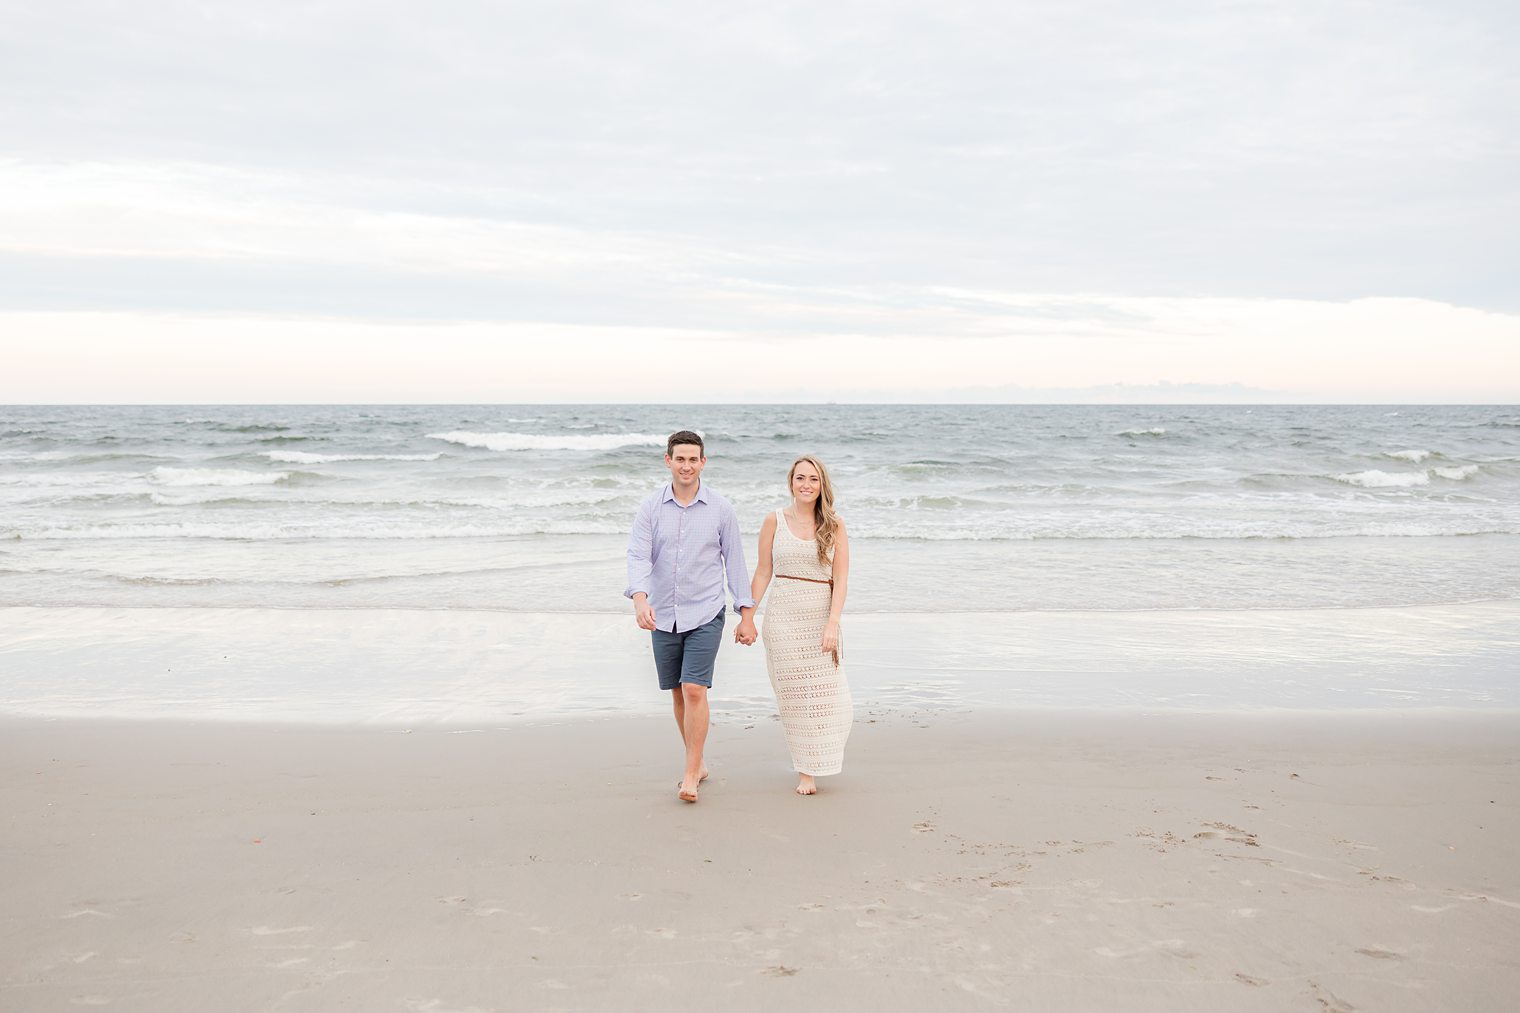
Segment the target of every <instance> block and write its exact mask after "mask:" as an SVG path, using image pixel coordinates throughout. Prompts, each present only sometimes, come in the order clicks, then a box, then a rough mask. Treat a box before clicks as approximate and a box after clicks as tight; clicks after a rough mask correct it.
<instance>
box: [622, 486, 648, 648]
mask: <svg viewBox="0 0 1520 1013" xmlns="http://www.w3.org/2000/svg"><path fill="white" fill-rule="evenodd" d="M653 571H654V511H653V510H652V509H651V507H650V504H649V503H648V502H647V501H646V502H644V503H640V504H639V511H638V513H636V514H634V515H633V531H632V532H631V533H629V535H628V586H627V587H626V588H624V589H623V597H625V598H632V599H633V615H634V619H635V621H636V622H637V623H638V624H639V628H640V629H644V630H652V629H654V628H655V620H654V609H653V608H651V607H650V605H649V577H650V574H651V573H653Z"/></svg>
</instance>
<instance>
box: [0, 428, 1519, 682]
mask: <svg viewBox="0 0 1520 1013" xmlns="http://www.w3.org/2000/svg"><path fill="white" fill-rule="evenodd" d="M683 428H690V429H695V430H697V431H699V432H701V433H703V435H704V438H705V439H706V441H707V452H708V457H709V461H708V465H707V469H706V471H705V473H704V479H705V480H706V481H707V482H708V483H709V484H710V485H711V486H712V487H714V488H715V489H717V490H719V491H720V492H722V493H723V494H724V495H726V496H727V497H728V498H729V499H730V500H731V501H732V502H733V503H734V506H735V507H736V509H737V511H738V513H739V517H740V522H741V526H742V527H743V529H744V531H745V532H746V534H747V535H748V536H749V546H748V551H749V555H750V558H749V560H748V562H749V564H750V565H751V567H753V563H754V559H753V553H754V551H755V550H754V544H755V543H754V536H755V534H756V532H758V529H759V525H760V522H761V520H762V518H763V517H764V516H765V515H766V514H767V513H768V512H770V511H772V510H774V509H776V508H777V507H778V506H780V505H782V504H783V503H784V502H785V496H786V494H785V489H786V486H785V480H786V473H787V469H788V467H789V465H790V463H791V461H792V460H793V459H794V458H795V457H796V456H797V455H799V454H802V453H808V454H815V455H817V456H818V457H820V458H821V459H822V460H823V461H824V462H825V463H826V465H827V466H828V467H829V469H830V471H831V474H832V477H833V481H834V485H835V489H836V494H837V508H838V511H839V513H840V514H841V516H842V517H844V518H845V520H846V522H847V524H848V526H849V530H850V532H851V537H852V550H853V552H852V555H853V570H852V578H851V591H850V601H849V605H848V608H847V616H849V615H855V616H860V617H866V616H872V615H876V616H881V617H895V616H916V617H923V620H924V621H928V622H929V623H930V624H931V628H932V624H933V622H934V621H936V617H939V618H940V619H941V620H943V621H945V622H950V621H951V618H950V617H966V616H972V617H975V616H982V617H1007V616H1019V615H1026V616H1027V615H1031V614H1039V613H1054V614H1059V615H1061V616H1070V615H1074V614H1080V615H1084V616H1086V615H1089V614H1093V615H1099V616H1101V615H1103V614H1109V615H1111V616H1113V617H1114V619H1113V620H1112V621H1111V622H1109V621H1104V620H1101V619H1100V620H1097V622H1099V623H1101V624H1103V625H1106V626H1113V625H1114V624H1115V623H1118V624H1122V623H1124V622H1131V621H1132V620H1131V619H1121V618H1119V617H1120V616H1128V615H1133V614H1135V613H1149V614H1157V613H1185V612H1199V613H1203V612H1207V613H1217V612H1250V611H1253V610H1256V611H1260V610H1272V611H1274V612H1282V611H1283V610H1289V611H1292V610H1325V609H1330V610H1370V609H1416V610H1418V609H1430V608H1438V609H1445V610H1448V612H1447V614H1449V613H1450V610H1451V609H1452V608H1454V607H1458V606H1476V605H1480V604H1484V603H1487V604H1489V605H1495V606H1496V607H1500V608H1508V607H1510V604H1512V603H1515V602H1517V601H1520V410H1517V409H1516V408H1515V407H1514V406H1496V407H1483V406H1460V407H1454V406H1354V407H1353V406H1250V407H1235V406H961V405H955V406H951V405H801V406H799V405H738V406H715V405H690V406H630V405H563V406H546V405H518V406H499V405H496V406H457V405H450V406H217V407H207V406H198V407H184V406H180V407H172V406H152V407H141V406H137V407H131V406H127V407H123V406H83V407H50V406H40V407H32V406H25V407H18V406H9V407H0V608H29V609H43V610H55V614H56V610H67V609H73V610H79V609H85V610H89V609H147V610H163V609H171V610H172V609H244V610H246V609H293V610H340V611H341V610H376V609H379V610H453V611H461V610H462V611H470V612H492V613H508V614H521V615H524V616H546V615H561V616H576V615H580V616H584V617H588V618H589V617H590V616H593V615H597V614H601V615H605V616H623V615H627V614H630V610H629V606H628V603H627V601H626V600H625V599H624V598H623V597H622V589H623V586H624V555H623V553H624V547H625V536H626V531H627V528H628V525H629V523H630V521H631V518H632V516H633V512H634V509H635V507H636V505H637V503H638V502H639V500H640V499H641V498H642V497H644V496H646V495H648V494H649V493H650V492H652V491H654V490H655V489H657V488H658V487H659V486H660V485H661V484H662V483H663V481H664V480H665V478H666V477H667V473H666V472H665V470H664V466H663V462H662V454H663V449H664V441H665V436H666V434H668V433H669V432H671V431H674V430H677V429H683ZM145 614H146V613H139V615H145ZM152 621H153V622H164V621H166V620H164V619H163V617H162V616H159V617H158V618H156V619H154V620H152ZM915 621H920V620H915ZM962 621H967V620H964V619H957V620H955V622H962ZM969 621H972V622H976V621H977V620H974V619H973V620H969ZM989 621H992V620H991V619H990V618H984V619H983V620H980V622H981V624H982V628H986V624H987V622H989ZM996 621H997V622H1001V621H1002V619H998V620H996ZM1170 621H1171V620H1165V619H1155V618H1153V619H1152V620H1150V621H1149V622H1150V627H1151V628H1158V627H1157V623H1158V622H1162V623H1164V622H1170ZM630 622H631V620H630ZM1089 625H1090V624H1089ZM1416 625H1418V624H1416ZM1459 625H1460V623H1459ZM1216 626H1217V624H1216ZM1397 627H1398V624H1397V623H1395V624H1394V627H1393V628H1394V629H1395V630H1396V629H1397ZM887 628H891V627H890V623H889V624H888V627H887ZM1383 635H1384V636H1386V635H1387V634H1386V633H1385V634H1383ZM1421 636H1425V634H1423V633H1422V634H1421ZM1078 639H1080V638H1078ZM13 646H14V645H13ZM1394 648H1397V645H1394ZM985 650H987V651H989V652H998V651H1002V652H1003V653H1004V654H1007V653H1008V645H1007V644H1003V645H1002V646H999V642H998V641H997V640H996V638H993V640H992V641H990V642H988V643H987V644H986V645H985ZM1394 653H1395V654H1398V651H1397V650H1395V651H1394ZM1405 653H1407V652H1405ZM5 657H9V658H11V659H13V660H12V663H11V665H10V667H11V668H12V670H13V671H16V670H17V665H20V664H22V662H17V661H15V660H14V659H16V658H22V659H23V661H24V659H25V657H26V656H24V655H21V654H17V653H16V651H15V650H14V649H13V650H12V651H11V653H10V654H8V655H0V660H3V659H4V658H5ZM1504 657H1505V658H1508V655H1505V656H1504ZM973 660H974V659H973ZM1490 660H1492V659H1490ZM1495 663H1496V664H1501V665H1503V664H1507V662H1504V661H1503V660H1502V659H1501V660H1500V661H1498V662H1495ZM968 665H969V666H970V667H971V668H975V667H976V665H974V664H971V663H970V662H968ZM0 678H3V676H0ZM41 678H42V677H41V676H40V675H38V673H37V671H35V670H34V669H31V668H28V669H26V671H25V672H24V673H23V675H22V676H17V677H15V678H14V681H13V682H12V684H11V689H12V691H11V693H10V698H11V699H12V701H13V702H14V701H15V700H17V699H24V700H35V699H41V698H43V697H46V696H47V694H48V690H47V688H46V687H45V686H44V687H42V688H39V685H40V680H41ZM1416 681H1419V680H1416ZM23 682H24V683H25V689H24V690H22V689H17V688H16V687H17V686H19V685H20V684H21V683H23ZM1422 685H1423V683H1422ZM1493 685H1495V683H1494V680H1493V679H1487V680H1486V681H1485V686H1487V687H1488V689H1492V687H1493ZM1504 685H1507V683H1504ZM1057 696H1059V694H1057ZM1488 698H1492V693H1489V694H1488ZM80 699H82V698H80ZM1505 699H1508V698H1507V697H1505ZM1517 702H1520V698H1517ZM22 709H26V708H25V707H23V708H22Z"/></svg>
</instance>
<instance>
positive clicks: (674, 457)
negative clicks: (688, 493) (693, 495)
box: [665, 443, 707, 489]
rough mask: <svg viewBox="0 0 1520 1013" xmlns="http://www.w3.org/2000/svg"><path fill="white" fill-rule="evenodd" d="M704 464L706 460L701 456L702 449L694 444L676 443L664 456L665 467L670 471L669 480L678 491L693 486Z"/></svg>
mask: <svg viewBox="0 0 1520 1013" xmlns="http://www.w3.org/2000/svg"><path fill="white" fill-rule="evenodd" d="M706 463H707V458H705V457H703V456H702V448H701V447H699V446H697V445H696V444H694V443H677V444H676V445H675V446H674V447H672V448H671V452H670V453H668V454H666V455H665V467H667V468H669V469H670V480H671V481H672V482H673V483H675V486H676V488H678V489H690V488H692V487H693V486H695V485H696V484H697V477H698V476H699V475H701V474H702V466H703V465H704V464H706Z"/></svg>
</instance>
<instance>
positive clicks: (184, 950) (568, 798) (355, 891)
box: [0, 711, 1520, 1013]
mask: <svg viewBox="0 0 1520 1013" xmlns="http://www.w3.org/2000/svg"><path fill="white" fill-rule="evenodd" d="M674 738H675V734H674V729H673V728H672V727H670V725H669V722H668V719H663V720H662V719H658V718H655V717H652V716H648V717H645V716H633V717H620V718H606V719H594V718H583V719H578V720H570V721H565V722H560V723H552V724H551V723H545V724H538V725H527V724H522V725H510V726H489V727H487V726H482V727H447V726H444V727H439V726H432V727H427V728H418V729H416V730H411V731H408V730H405V729H401V728H394V727H390V728H353V727H349V728H342V727H324V726H308V727H279V726H248V725H233V724H220V723H189V722H185V723H175V722H153V723H133V722H111V721H97V722H91V721H79V720H54V721H46V720H38V719H15V718H12V719H6V721H5V722H4V724H3V726H0V793H3V799H4V812H5V813H6V818H5V820H4V822H3V824H0V826H3V830H0V854H3V856H4V865H5V868H6V870H7V873H6V885H5V904H4V907H3V915H0V952H3V953H4V954H5V957H4V961H3V971H0V1008H4V1009H6V1010H16V1011H46V1010H66V1009H74V1008H79V1007H81V1006H85V1007H89V1006H94V1007H104V1008H110V1009H120V1010H144V1011H146V1010H154V1011H164V1010H206V1009H217V1010H332V1009H358V1010H387V1009H395V1010H416V1011H435V1013H443V1011H484V1010H525V1009H534V1010H560V1009H563V1010H593V1009H670V1010H683V1009H692V1010H696V1009H712V1008H715V1007H718V1008H724V1009H738V1010H751V1009H753V1010H761V1009H775V1008H783V1007H794V1008H803V1009H878V1010H916V1009H923V1008H925V1007H931V1008H933V1007H940V1008H966V1009H974V1008H1010V1009H1029V1010H1052V1009H1071V1010H1117V1009H1126V1010H1130V1009H1133V1010H1169V1011H1170V1010H1217V1009H1221V1008H1231V1009H1235V1010H1242V1011H1251V1010H1261V1011H1278V1010H1308V1011H1315V1010H1335V1011H1351V1010H1385V1011H1386V1010H1464V1011H1485V1010H1496V1011H1497V1010H1505V1009H1509V1008H1512V1007H1511V1003H1512V1000H1513V996H1514V995H1515V994H1516V991H1517V989H1520V958H1517V956H1516V954H1517V952H1520V866H1517V865H1516V863H1515V862H1514V861H1513V856H1514V841H1515V839H1516V836H1517V833H1520V717H1517V716H1515V715H1513V714H1511V713H1446V714H1442V713H1439V712H1432V711H1423V712H1420V713H1397V712H1386V711H1385V712H1376V713H1363V714H1359V715H1352V714H1346V713H1341V714H1300V715H1290V714H1282V713H1278V714H1272V715H1246V714H1235V715H1228V716H1226V715H1218V714H1209V713H1197V714H1184V713H1171V714H1155V715H1145V714H1126V715H1117V714H1101V713H1092V712H1069V711H1067V712H1063V711H1031V712H1026V713H1013V712H1005V713H1001V714H984V715H941V716H937V717H934V718H932V719H930V718H925V717H911V716H902V715H897V716H886V717H882V718H879V719H872V718H869V717H865V716H862V717H861V720H860V721H859V722H858V723H857V726H856V728H855V731H854V737H853V739H852V742H851V749H850V754H849V761H848V765H847V769H846V772H845V773H844V774H843V775H841V776H839V777H838V778H835V779H831V780H828V781H826V782H825V791H824V793H823V794H821V795H819V796H817V797H816V798H812V799H802V798H799V797H796V796H794V795H792V794H791V792H790V787H791V784H792V782H793V777H792V775H791V774H790V772H789V771H788V770H787V769H786V763H785V761H784V752H783V750H782V746H781V739H780V731H779V729H778V728H777V727H776V725H775V723H774V722H773V721H768V720H764V719H762V720H756V721H750V722H747V723H744V724H739V723H725V722H723V721H720V722H719V723H718V725H717V726H716V727H715V728H714V733H713V737H712V740H711V747H710V757H711V763H712V768H713V778H712V780H711V781H710V782H708V785H707V786H706V787H705V790H704V791H703V793H702V800H701V802H700V803H698V804H697V805H695V806H691V805H684V804H682V803H680V802H678V801H677V800H676V799H675V795H674V787H675V779H676V774H677V769H678V757H677V753H676V751H675V750H674V749H673V742H674Z"/></svg>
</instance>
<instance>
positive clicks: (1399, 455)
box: [1383, 450, 1430, 464]
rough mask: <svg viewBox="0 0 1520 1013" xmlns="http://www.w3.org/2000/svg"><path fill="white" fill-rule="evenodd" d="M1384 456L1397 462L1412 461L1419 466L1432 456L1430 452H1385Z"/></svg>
mask: <svg viewBox="0 0 1520 1013" xmlns="http://www.w3.org/2000/svg"><path fill="white" fill-rule="evenodd" d="M1383 456H1384V457H1391V458H1393V459H1394V460H1395V461H1412V462H1414V463H1415V464H1419V463H1420V462H1421V461H1423V460H1425V459H1426V458H1427V457H1429V456H1430V451H1428V450H1385V451H1383Z"/></svg>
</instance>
